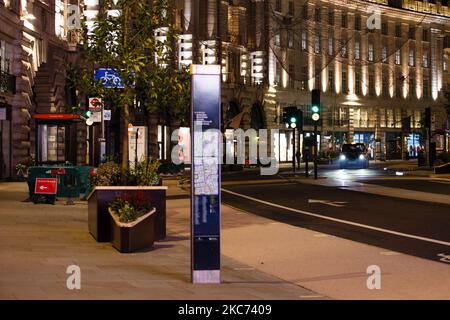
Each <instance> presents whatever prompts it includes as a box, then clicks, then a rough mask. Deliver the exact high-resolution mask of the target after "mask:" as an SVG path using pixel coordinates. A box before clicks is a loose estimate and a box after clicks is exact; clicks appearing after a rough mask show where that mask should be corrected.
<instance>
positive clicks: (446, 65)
mask: <svg viewBox="0 0 450 320" xmlns="http://www.w3.org/2000/svg"><path fill="white" fill-rule="evenodd" d="M442 68H443V69H444V71H448V62H447V61H444V63H443V66H442Z"/></svg>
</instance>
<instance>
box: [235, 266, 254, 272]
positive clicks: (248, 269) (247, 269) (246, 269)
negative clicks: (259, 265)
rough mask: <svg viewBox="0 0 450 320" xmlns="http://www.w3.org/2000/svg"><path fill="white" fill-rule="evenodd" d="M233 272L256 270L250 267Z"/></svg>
mask: <svg viewBox="0 0 450 320" xmlns="http://www.w3.org/2000/svg"><path fill="white" fill-rule="evenodd" d="M233 270H236V271H253V270H255V268H250V267H248V268H233Z"/></svg>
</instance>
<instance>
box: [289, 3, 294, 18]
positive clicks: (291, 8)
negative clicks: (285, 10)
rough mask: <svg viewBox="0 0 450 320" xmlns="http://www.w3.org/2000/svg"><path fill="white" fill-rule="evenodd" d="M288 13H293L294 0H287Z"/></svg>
mask: <svg viewBox="0 0 450 320" xmlns="http://www.w3.org/2000/svg"><path fill="white" fill-rule="evenodd" d="M289 15H291V16H293V15H294V1H289Z"/></svg>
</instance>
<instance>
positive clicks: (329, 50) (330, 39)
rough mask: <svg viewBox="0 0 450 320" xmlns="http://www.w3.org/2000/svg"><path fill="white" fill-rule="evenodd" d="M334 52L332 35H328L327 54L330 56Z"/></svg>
mask: <svg viewBox="0 0 450 320" xmlns="http://www.w3.org/2000/svg"><path fill="white" fill-rule="evenodd" d="M333 54H334V41H333V36H332V35H330V36H329V38H328V55H330V56H332V55H333Z"/></svg>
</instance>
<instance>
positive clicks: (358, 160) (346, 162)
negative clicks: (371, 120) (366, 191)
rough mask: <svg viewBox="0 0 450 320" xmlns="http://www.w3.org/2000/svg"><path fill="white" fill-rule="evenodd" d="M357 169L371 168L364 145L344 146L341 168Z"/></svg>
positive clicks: (349, 144) (351, 144)
mask: <svg viewBox="0 0 450 320" xmlns="http://www.w3.org/2000/svg"><path fill="white" fill-rule="evenodd" d="M351 166H354V167H357V168H362V169H367V168H368V167H369V155H368V153H367V148H366V146H365V144H364V143H346V144H344V145H343V146H342V150H341V154H340V155H339V168H341V169H345V168H348V167H351Z"/></svg>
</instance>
